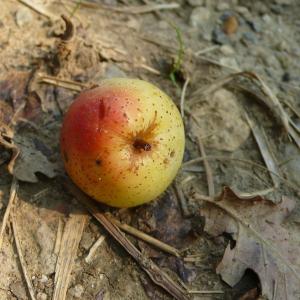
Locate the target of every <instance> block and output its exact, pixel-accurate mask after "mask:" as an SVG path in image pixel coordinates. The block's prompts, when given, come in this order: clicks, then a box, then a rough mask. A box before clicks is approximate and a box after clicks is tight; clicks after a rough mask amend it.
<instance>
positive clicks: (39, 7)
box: [18, 0, 58, 20]
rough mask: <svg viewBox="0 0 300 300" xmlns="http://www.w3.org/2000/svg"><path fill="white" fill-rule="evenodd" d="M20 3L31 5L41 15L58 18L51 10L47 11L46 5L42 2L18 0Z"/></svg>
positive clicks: (51, 18) (52, 18) (53, 18)
mask: <svg viewBox="0 0 300 300" xmlns="http://www.w3.org/2000/svg"><path fill="white" fill-rule="evenodd" d="M18 1H19V2H20V3H22V4H24V5H25V6H27V7H29V8H30V9H32V10H33V11H35V12H36V13H38V14H39V15H41V16H44V17H46V18H48V19H50V20H55V19H58V17H56V16H55V15H53V14H51V13H50V12H48V11H46V10H45V9H44V7H43V6H42V5H41V4H38V3H32V1H29V0H18Z"/></svg>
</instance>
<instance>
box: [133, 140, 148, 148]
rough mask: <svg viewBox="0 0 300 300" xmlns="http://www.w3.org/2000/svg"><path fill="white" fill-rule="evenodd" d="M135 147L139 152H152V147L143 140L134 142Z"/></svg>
mask: <svg viewBox="0 0 300 300" xmlns="http://www.w3.org/2000/svg"><path fill="white" fill-rule="evenodd" d="M133 147H134V148H135V149H136V150H138V151H141V150H144V151H150V150H151V145H150V144H149V143H147V142H146V141H144V140H143V139H139V138H137V139H135V141H134V142H133Z"/></svg>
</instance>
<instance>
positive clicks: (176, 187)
mask: <svg viewBox="0 0 300 300" xmlns="http://www.w3.org/2000/svg"><path fill="white" fill-rule="evenodd" d="M173 187H174V190H175V193H176V196H177V199H178V200H179V203H180V207H181V210H182V215H183V216H184V217H189V216H190V215H191V213H190V211H189V209H188V205H187V201H186V198H185V196H184V193H183V190H182V187H181V184H180V183H178V182H176V181H175V183H174V184H173Z"/></svg>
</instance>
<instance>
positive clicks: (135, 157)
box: [60, 78, 185, 207]
mask: <svg viewBox="0 0 300 300" xmlns="http://www.w3.org/2000/svg"><path fill="white" fill-rule="evenodd" d="M184 140H185V137H184V128H183V122H182V119H181V116H180V114H179V111H178V109H177V107H176V106H175V104H174V103H173V102H172V100H171V99H170V98H169V97H168V96H167V95H166V94H165V93H163V92H162V91H161V90H160V89H158V88H157V87H155V86H154V85H152V84H150V83H148V82H145V81H142V80H138V79H126V78H113V79H107V80H104V81H103V82H102V83H101V84H100V86H99V87H97V88H95V89H92V90H88V91H84V92H82V93H81V94H80V95H79V96H78V98H77V99H75V101H74V102H73V103H72V105H71V106H70V108H69V110H68V112H67V114H66V115H65V118H64V122H63V126H62V130H61V141H60V142H61V153H62V158H63V161H64V165H65V169H66V171H67V173H68V174H69V176H70V177H71V179H72V180H73V181H74V182H75V183H76V184H77V185H78V186H79V187H80V188H81V189H82V190H83V191H84V192H85V193H87V194H88V195H89V196H91V197H92V198H94V199H95V200H97V201H99V202H102V203H105V204H107V205H110V206H114V207H133V206H137V205H140V204H143V203H146V202H148V201H151V200H153V199H155V198H156V197H157V196H158V195H160V194H161V193H162V192H163V191H164V190H165V189H166V188H167V187H168V185H169V184H170V183H171V182H172V180H173V179H174V177H175V176H176V173H177V171H178V169H179V168H180V165H181V162H182V157H183V151H184Z"/></svg>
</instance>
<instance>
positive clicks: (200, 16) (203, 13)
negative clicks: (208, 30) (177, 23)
mask: <svg viewBox="0 0 300 300" xmlns="http://www.w3.org/2000/svg"><path fill="white" fill-rule="evenodd" d="M209 19H210V11H209V9H208V8H206V7H197V8H194V9H193V11H192V13H191V16H190V25H191V26H192V27H199V26H203V25H205V24H206V23H207V22H208V21H209Z"/></svg>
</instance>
